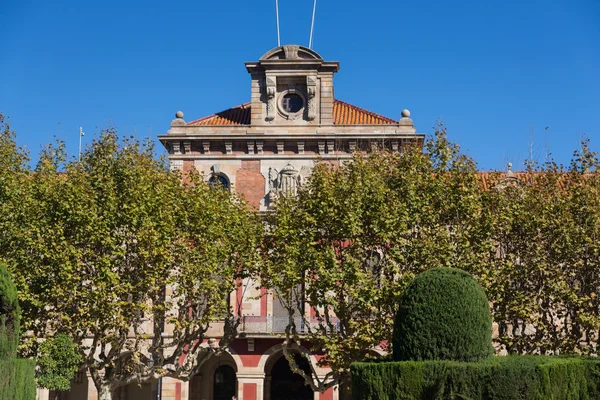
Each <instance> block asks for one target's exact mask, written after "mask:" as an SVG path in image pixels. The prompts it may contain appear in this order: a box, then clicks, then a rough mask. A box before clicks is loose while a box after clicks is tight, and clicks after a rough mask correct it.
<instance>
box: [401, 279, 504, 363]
mask: <svg viewBox="0 0 600 400" xmlns="http://www.w3.org/2000/svg"><path fill="white" fill-rule="evenodd" d="M392 345H393V348H392V349H393V359H394V360H396V361H408V360H413V361H423V360H455V361H477V360H481V359H483V358H486V357H489V356H491V355H492V354H493V352H494V350H493V347H492V316H491V313H490V308H489V304H488V300H487V296H486V295H485V292H484V291H483V289H482V288H481V286H479V285H478V284H477V282H476V281H475V280H474V279H473V278H472V277H471V275H469V274H468V273H466V272H465V271H462V270H460V269H455V268H434V269H430V270H428V271H425V272H423V273H421V274H420V275H418V276H417V277H416V278H415V279H414V280H413V281H412V282H411V283H410V284H409V285H408V287H407V288H406V290H405V291H404V293H403V294H402V296H401V298H400V301H399V308H398V312H397V314H396V320H395V322H394V335H393V339H392Z"/></svg>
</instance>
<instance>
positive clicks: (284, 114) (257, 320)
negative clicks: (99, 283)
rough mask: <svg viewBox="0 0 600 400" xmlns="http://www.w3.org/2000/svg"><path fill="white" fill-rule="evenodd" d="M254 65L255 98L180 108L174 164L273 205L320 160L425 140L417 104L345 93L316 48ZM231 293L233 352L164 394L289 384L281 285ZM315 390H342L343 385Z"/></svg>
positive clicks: (249, 285) (148, 393)
mask: <svg viewBox="0 0 600 400" xmlns="http://www.w3.org/2000/svg"><path fill="white" fill-rule="evenodd" d="M246 68H247V70H248V73H249V74H250V78H251V85H250V102H249V103H246V104H243V105H240V106H237V107H233V108H231V109H229V110H225V111H222V112H220V113H217V114H214V115H211V116H208V117H205V118H201V119H198V120H194V121H191V122H186V121H185V120H184V115H183V113H182V112H177V114H176V118H175V119H174V120H173V121H172V123H171V129H170V130H169V131H168V133H167V134H166V135H161V136H159V140H160V141H161V143H162V144H163V145H164V146H165V148H166V149H167V150H168V152H169V159H170V163H171V168H173V169H180V170H182V171H183V172H186V171H189V170H191V169H192V168H195V169H197V170H198V171H200V172H201V173H202V174H203V175H204V177H205V179H206V181H210V180H211V179H213V180H214V179H219V180H220V181H221V182H222V183H225V184H226V185H227V186H228V187H229V189H230V190H235V191H237V192H238V193H240V194H241V195H243V196H244V198H245V199H246V200H247V201H248V204H249V205H250V207H252V208H253V209H255V210H257V211H260V212H269V209H270V208H271V206H272V204H273V202H274V201H275V200H276V198H277V196H278V195H279V194H280V193H282V192H286V193H294V192H295V191H296V190H297V189H298V187H300V186H301V185H303V184H304V182H305V181H306V179H307V178H308V177H309V176H310V173H311V169H312V167H313V166H314V165H315V163H316V162H320V161H326V162H331V163H341V162H343V161H344V160H348V159H349V158H351V157H352V153H353V152H355V151H368V150H370V149H373V148H375V147H384V148H387V149H389V150H391V151H396V152H402V150H403V147H404V146H405V145H407V144H408V143H414V142H415V141H416V142H419V143H421V142H422V141H423V135H421V134H418V133H417V132H416V130H415V128H414V125H413V122H412V120H411V119H410V113H409V112H408V111H407V110H404V111H402V118H401V119H400V120H398V121H396V120H393V119H390V118H386V117H383V116H381V115H378V114H375V113H372V112H369V111H367V110H364V109H361V108H358V107H355V106H352V105H350V104H347V103H344V102H341V101H339V100H337V99H335V97H334V84H333V78H334V74H335V73H336V72H337V71H338V70H339V63H338V62H327V61H324V60H323V58H322V57H321V56H320V55H319V54H317V53H316V52H314V51H313V50H310V49H308V48H306V47H302V46H295V45H288V46H282V47H277V48H275V49H273V50H270V51H269V52H267V53H266V54H264V55H263V56H262V57H261V58H260V60H259V61H258V62H248V63H246ZM231 296H232V298H231V300H232V301H231V304H238V303H241V307H242V315H243V321H242V323H241V326H240V331H241V332H240V337H239V338H238V339H236V340H235V341H234V342H233V343H231V345H230V348H229V352H228V353H227V354H223V355H222V356H219V357H213V358H211V359H210V360H209V361H207V362H206V363H205V364H203V366H202V370H201V371H200V373H199V374H198V375H197V376H195V377H194V378H193V379H192V380H191V381H190V382H181V381H177V380H174V379H163V381H162V383H161V386H162V388H161V393H162V399H164V400H188V399H189V400H200V399H202V400H209V399H211V400H212V399H222V398H224V397H223V396H227V397H229V398H228V399H227V400H230V399H231V393H234V395H236V396H237V399H238V400H242V399H243V400H263V399H264V400H270V399H271V397H272V396H271V395H272V394H273V393H275V392H274V390H275V389H274V388H276V387H280V386H281V384H282V382H277V380H278V379H282V378H281V375H280V374H279V372H280V371H274V370H273V369H274V366H275V364H276V363H277V361H278V360H279V359H280V358H281V357H282V350H281V341H282V339H281V338H282V337H283V332H284V329H285V323H286V322H287V314H286V313H285V310H283V309H282V307H281V306H280V305H279V304H278V300H277V299H276V298H274V296H273V295H272V293H268V292H267V291H265V290H264V289H260V290H259V289H255V285H254V282H251V281H247V282H244V288H241V289H240V290H239V291H238V292H236V293H232V294H231ZM238 297H240V298H238ZM306 317H307V318H310V310H309V309H307V316H306ZM217 325H218V324H217ZM215 328H216V329H215V330H214V334H215V336H216V337H217V338H218V332H219V329H218V328H217V327H216V326H215ZM297 351H299V352H304V353H307V354H308V355H309V358H310V360H311V362H312V363H313V364H314V365H316V362H317V357H316V356H315V355H313V354H310V353H309V351H308V350H307V349H305V348H303V347H298V348H297ZM317 371H318V372H319V375H322V376H324V375H325V374H326V373H327V370H326V369H317ZM274 372H276V373H275V374H274ZM231 376H233V381H232V380H231ZM284 383H285V382H284ZM290 385H291V383H290ZM228 386H229V389H228V388H227V387H228ZM157 391H158V387H157V384H154V385H144V386H142V387H137V386H136V385H130V387H126V388H123V389H121V390H120V391H119V393H118V395H119V397H118V398H119V399H120V400H133V399H136V400H137V399H149V398H157V394H158V393H157ZM95 396H96V394H95V389H94V386H93V383H92V382H91V380H88V379H82V380H81V381H80V382H79V383H77V384H76V385H75V387H74V388H73V390H72V391H71V392H70V393H68V394H65V396H64V397H63V399H64V400H80V399H82V400H83V399H96V397H95ZM308 397H310V398H312V399H323V400H337V399H339V398H341V396H340V394H339V392H338V390H337V388H335V387H334V388H331V389H330V390H328V391H327V392H325V393H323V394H319V393H314V394H312V393H311V394H310V395H309V396H308ZM39 398H40V399H45V398H47V393H45V394H44V393H43V392H40V396H39ZM299 398H300V397H299ZM273 400H275V399H273Z"/></svg>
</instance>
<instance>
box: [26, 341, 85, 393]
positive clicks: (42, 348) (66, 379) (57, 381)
mask: <svg viewBox="0 0 600 400" xmlns="http://www.w3.org/2000/svg"><path fill="white" fill-rule="evenodd" d="M77 347H78V346H77V344H76V343H73V339H71V338H70V337H69V336H67V335H65V334H64V333H59V334H56V335H54V336H53V337H50V338H48V339H46V340H45V341H43V342H42V343H40V345H39V349H38V359H37V365H38V367H39V369H38V371H37V372H36V378H37V382H38V385H39V386H41V387H44V388H47V389H49V390H53V391H66V390H69V389H70V388H71V379H73V377H74V376H75V373H76V372H77V371H78V370H79V367H80V365H81V362H82V361H83V359H82V357H81V354H80V353H79V352H78V351H77Z"/></svg>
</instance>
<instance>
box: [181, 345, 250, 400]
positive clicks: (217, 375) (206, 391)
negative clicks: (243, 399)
mask: <svg viewBox="0 0 600 400" xmlns="http://www.w3.org/2000/svg"><path fill="white" fill-rule="evenodd" d="M237 395H238V386H237V365H236V363H235V361H234V359H233V357H232V356H231V354H229V353H227V352H223V353H221V354H220V355H218V356H216V355H215V356H211V357H209V358H207V359H205V360H204V361H203V362H202V366H201V367H200V370H199V371H198V373H197V374H196V375H194V376H193V377H192V379H191V380H190V384H189V394H188V398H189V400H221V399H223V400H231V398H232V397H233V396H237Z"/></svg>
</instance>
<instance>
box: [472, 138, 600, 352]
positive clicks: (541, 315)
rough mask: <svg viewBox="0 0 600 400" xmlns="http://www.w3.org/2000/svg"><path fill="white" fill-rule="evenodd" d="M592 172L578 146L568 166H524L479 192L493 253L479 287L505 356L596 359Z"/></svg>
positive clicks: (596, 218)
mask: <svg viewBox="0 0 600 400" xmlns="http://www.w3.org/2000/svg"><path fill="white" fill-rule="evenodd" d="M599 166H600V162H599V160H598V157H597V154H596V153H595V152H593V151H591V149H590V147H589V142H588V141H587V140H585V141H583V142H582V144H581V148H580V150H578V151H576V152H575V153H574V157H573V160H572V162H571V164H570V165H569V166H562V165H557V164H555V163H554V162H552V161H550V162H547V163H545V164H542V165H538V164H535V163H529V164H527V165H526V171H525V172H523V173H521V174H519V175H517V176H515V177H513V179H512V180H510V181H509V182H508V184H502V185H497V186H496V188H495V189H493V190H489V191H487V192H486V196H485V198H484V203H483V207H484V208H485V209H486V210H487V212H488V214H489V216H488V218H489V221H490V226H491V228H492V236H493V238H494V242H495V243H496V244H497V247H496V248H495V251H494V252H493V254H490V256H489V257H487V258H485V260H487V265H486V268H485V269H486V271H487V273H486V274H485V275H480V280H481V281H482V283H483V284H484V286H485V287H486V290H487V292H488V296H489V298H490V300H491V301H492V304H493V313H494V320H495V321H497V323H498V338H497V343H498V346H499V347H501V348H502V349H504V350H506V351H507V352H509V353H516V354H522V353H542V354H553V353H580V354H594V355H596V354H598V348H597V344H596V343H597V338H598V332H599V329H600V299H599V298H598V297H599V296H598V287H599V286H600V277H599V275H598V268H599V267H600V243H599V241H598V238H600V169H599Z"/></svg>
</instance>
